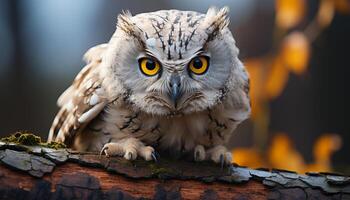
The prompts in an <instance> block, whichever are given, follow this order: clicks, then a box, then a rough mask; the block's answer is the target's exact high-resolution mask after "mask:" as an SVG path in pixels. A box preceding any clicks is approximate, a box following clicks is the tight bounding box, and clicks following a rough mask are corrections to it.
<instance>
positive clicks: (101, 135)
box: [48, 7, 250, 164]
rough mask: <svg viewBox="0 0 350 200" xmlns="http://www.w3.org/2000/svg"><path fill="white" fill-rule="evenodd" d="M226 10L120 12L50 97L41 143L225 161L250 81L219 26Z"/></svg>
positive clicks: (129, 155) (245, 112)
mask: <svg viewBox="0 0 350 200" xmlns="http://www.w3.org/2000/svg"><path fill="white" fill-rule="evenodd" d="M227 15H228V8H226V7H225V8H222V9H220V10H217V9H215V8H210V9H209V10H208V12H207V13H206V14H201V13H198V12H193V11H179V10H161V11H157V12H150V13H142V14H138V15H135V16H132V15H131V14H130V13H129V12H124V13H123V14H121V15H119V16H118V22H117V29H116V31H115V33H114V34H113V36H112V38H111V40H110V41H109V42H108V43H107V44H101V45H98V46H95V47H93V48H91V49H90V50H89V51H88V52H87V53H86V54H85V60H86V61H87V65H86V66H85V67H84V68H83V69H82V70H81V72H80V73H79V74H78V75H77V77H76V78H75V80H74V82H73V83H72V85H71V86H70V87H69V88H68V89H67V90H66V91H65V92H64V93H63V94H62V95H61V97H60V98H59V99H58V105H59V106H60V107H61V109H60V111H59V112H58V114H57V116H56V118H55V120H54V122H53V124H52V127H51V129H50V133H49V137H48V140H49V141H59V142H64V143H66V144H67V145H68V146H69V147H71V148H74V149H76V150H79V151H100V152H101V153H104V154H106V155H107V156H124V158H126V159H128V160H134V159H136V158H137V157H141V158H143V159H145V160H152V159H156V157H155V149H156V150H157V151H168V152H180V153H191V154H193V158H194V160H195V161H203V160H212V161H214V162H215V163H221V164H229V163H231V160H232V155H231V153H230V152H229V151H228V150H227V149H226V147H225V146H224V145H225V143H226V142H227V141H228V139H229V138H230V136H231V135H232V134H233V131H234V130H235V129H236V127H237V125H238V124H239V123H240V122H242V121H243V120H245V119H247V118H248V117H249V114H250V99H249V94H248V92H249V78H248V74H247V72H246V70H245V68H244V66H243V64H242V63H241V61H240V60H239V59H238V51H239V50H238V49H237V47H236V46H235V40H234V39H233V37H232V34H231V32H230V31H229V29H228V28H227V25H228V23H229V19H228V16H227Z"/></svg>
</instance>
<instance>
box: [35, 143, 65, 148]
mask: <svg viewBox="0 0 350 200" xmlns="http://www.w3.org/2000/svg"><path fill="white" fill-rule="evenodd" d="M41 146H45V147H48V148H52V149H63V148H67V146H66V145H65V144H64V143H62V142H49V143H41Z"/></svg>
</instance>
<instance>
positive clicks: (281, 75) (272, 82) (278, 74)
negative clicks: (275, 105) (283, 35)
mask: <svg viewBox="0 0 350 200" xmlns="http://www.w3.org/2000/svg"><path fill="white" fill-rule="evenodd" d="M288 77H289V72H288V69H287V68H285V67H284V66H283V63H282V62H281V59H279V58H276V59H275V60H274V62H273V64H272V66H271V68H270V71H269V75H268V77H267V81H266V83H265V93H266V97H267V98H268V99H274V98H276V97H278V96H279V95H280V94H281V93H282V91H283V89H284V88H285V86H286V84H287V81H288Z"/></svg>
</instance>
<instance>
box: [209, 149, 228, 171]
mask: <svg viewBox="0 0 350 200" xmlns="http://www.w3.org/2000/svg"><path fill="white" fill-rule="evenodd" d="M207 153H208V154H209V158H210V159H211V160H212V161H214V162H215V163H218V164H220V166H221V169H223V168H224V166H225V165H229V164H230V163H231V161H232V154H231V152H229V151H227V149H226V147H224V146H222V145H218V146H215V147H213V148H211V149H209V150H208V151H207Z"/></svg>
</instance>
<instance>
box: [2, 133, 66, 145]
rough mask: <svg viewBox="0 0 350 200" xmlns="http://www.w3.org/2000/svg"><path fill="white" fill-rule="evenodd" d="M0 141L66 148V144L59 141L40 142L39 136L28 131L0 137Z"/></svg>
mask: <svg viewBox="0 0 350 200" xmlns="http://www.w3.org/2000/svg"><path fill="white" fill-rule="evenodd" d="M0 141H2V142H6V143H15V144H22V145H28V146H36V145H37V146H42V147H48V148H54V149H61V148H66V145H65V144H63V143H60V142H49V143H44V142H41V138H40V137H39V136H36V135H34V134H33V133H30V132H27V131H22V132H16V133H14V134H12V135H10V136H8V137H4V138H1V139H0Z"/></svg>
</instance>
